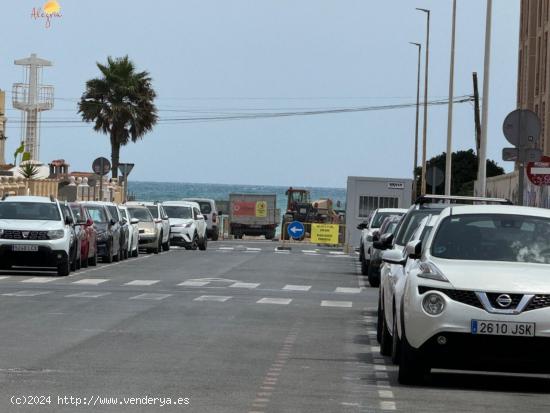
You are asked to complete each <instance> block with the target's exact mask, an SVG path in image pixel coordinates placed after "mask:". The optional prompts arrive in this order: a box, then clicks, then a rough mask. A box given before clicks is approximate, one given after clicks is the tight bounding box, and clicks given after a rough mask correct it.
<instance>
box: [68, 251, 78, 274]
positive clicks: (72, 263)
mask: <svg viewBox="0 0 550 413" xmlns="http://www.w3.org/2000/svg"><path fill="white" fill-rule="evenodd" d="M69 261H70V262H71V264H70V267H69V268H70V271H72V272H75V271H76V269H77V268H76V267H77V265H76V261H77V259H76V252H75V253H74V256H73V259H72V260H69Z"/></svg>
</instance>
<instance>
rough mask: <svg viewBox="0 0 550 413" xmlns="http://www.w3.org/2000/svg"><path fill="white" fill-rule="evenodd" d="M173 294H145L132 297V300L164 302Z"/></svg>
mask: <svg viewBox="0 0 550 413" xmlns="http://www.w3.org/2000/svg"><path fill="white" fill-rule="evenodd" d="M171 295H172V294H156V293H143V294H139V295H136V296H134V297H130V300H157V301H159V300H164V299H165V298H168V297H170V296H171Z"/></svg>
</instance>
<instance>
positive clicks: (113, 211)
mask: <svg viewBox="0 0 550 413" xmlns="http://www.w3.org/2000/svg"><path fill="white" fill-rule="evenodd" d="M107 209H108V210H109V213H110V214H111V216H112V217H113V219H114V220H115V221H118V220H119V219H118V212H117V207H116V206H112V205H108V206H107Z"/></svg>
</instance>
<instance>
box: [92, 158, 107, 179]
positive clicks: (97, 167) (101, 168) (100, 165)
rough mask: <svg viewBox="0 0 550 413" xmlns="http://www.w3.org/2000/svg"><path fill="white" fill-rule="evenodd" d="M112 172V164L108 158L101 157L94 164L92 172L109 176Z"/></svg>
mask: <svg viewBox="0 0 550 413" xmlns="http://www.w3.org/2000/svg"><path fill="white" fill-rule="evenodd" d="M110 170H111V162H109V160H108V159H107V158H103V157H99V158H97V159H96V160H95V161H94V163H93V164H92V171H94V173H95V174H97V175H100V176H103V175H107V174H108V173H109V171H110Z"/></svg>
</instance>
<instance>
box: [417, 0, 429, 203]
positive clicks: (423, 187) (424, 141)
mask: <svg viewBox="0 0 550 413" xmlns="http://www.w3.org/2000/svg"><path fill="white" fill-rule="evenodd" d="M416 10H418V11H422V12H424V13H426V67H425V68H424V72H425V78H424V129H423V133H422V185H421V190H420V192H421V193H422V194H425V193H426V147H427V139H428V77H429V76H428V68H429V63H430V10H428V9H419V8H417V9H416Z"/></svg>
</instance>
